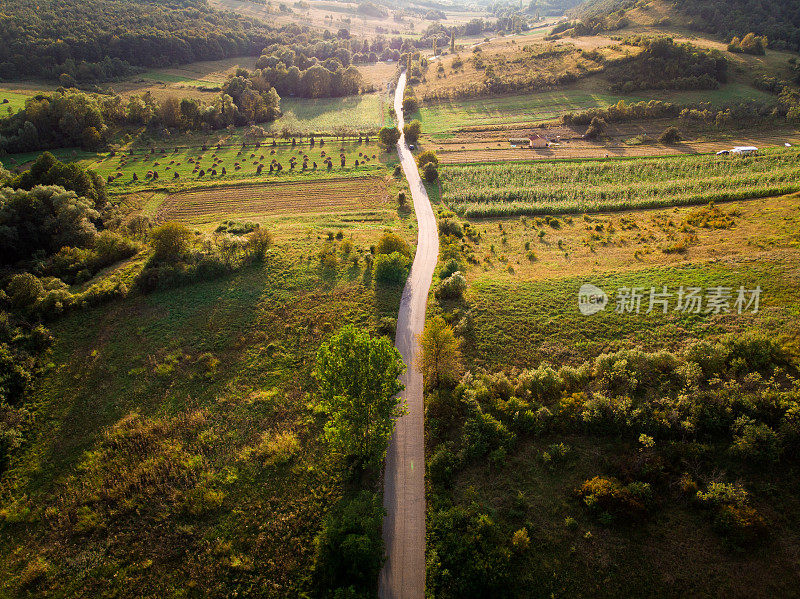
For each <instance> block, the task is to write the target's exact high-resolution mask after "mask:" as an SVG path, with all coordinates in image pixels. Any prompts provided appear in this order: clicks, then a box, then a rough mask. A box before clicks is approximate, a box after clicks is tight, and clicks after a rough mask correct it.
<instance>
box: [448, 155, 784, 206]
mask: <svg viewBox="0 0 800 599" xmlns="http://www.w3.org/2000/svg"><path fill="white" fill-rule="evenodd" d="M798 158H800V152H798V150H796V149H774V150H765V151H763V152H762V153H761V155H759V156H750V157H735V156H715V155H692V156H679V157H668V158H647V159H631V160H602V159H601V160H577V161H553V162H536V163H506V164H475V165H465V166H447V167H445V168H443V169H441V173H440V181H441V197H442V200H443V201H444V202H445V203H446V204H447V205H449V206H450V207H451V208H452V209H453V210H455V211H456V212H458V213H459V214H461V215H463V216H465V217H477V218H480V217H503V216H519V215H537V214H560V213H579V212H598V211H614V210H627V209H635V208H656V207H664V206H678V205H691V204H703V203H708V202H712V201H713V202H720V201H728V200H744V199H748V198H763V197H770V196H779V195H785V194H789V193H794V192H797V191H800V161H798Z"/></svg>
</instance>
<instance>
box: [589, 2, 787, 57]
mask: <svg viewBox="0 0 800 599" xmlns="http://www.w3.org/2000/svg"><path fill="white" fill-rule="evenodd" d="M649 4H653V2H652V0H651V1H647V0H644V1H643V0H589V1H588V2H585V3H583V4H582V5H581V6H579V7H578V8H577V9H576V10H575V15H576V16H577V17H578V18H579V19H581V20H582V21H584V22H591V23H592V25H593V29H594V30H598V29H601V28H602V27H603V26H605V27H606V28H607V29H616V28H619V27H620V25H622V26H624V24H625V14H624V13H625V12H627V11H630V10H632V9H643V10H647V6H648V5H649ZM658 4H660V5H662V6H667V7H668V8H670V12H673V13H674V15H675V20H676V22H680V23H685V24H686V25H687V26H688V27H689V28H691V29H694V30H697V31H703V32H706V33H713V34H715V35H718V36H720V37H721V38H723V39H725V40H726V41H727V40H730V39H731V38H733V37H743V36H745V35H746V34H748V33H750V32H753V33H755V34H757V35H765V36H767V38H768V39H769V47H770V48H773V49H777V50H795V51H800V2H798V0H667V1H659V2H658Z"/></svg>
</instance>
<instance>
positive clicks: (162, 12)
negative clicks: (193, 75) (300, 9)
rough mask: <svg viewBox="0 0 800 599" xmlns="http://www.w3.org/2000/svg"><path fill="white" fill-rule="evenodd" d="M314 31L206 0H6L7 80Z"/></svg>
mask: <svg viewBox="0 0 800 599" xmlns="http://www.w3.org/2000/svg"><path fill="white" fill-rule="evenodd" d="M311 37H312V36H311V34H308V33H304V32H301V31H300V30H299V29H298V28H297V27H287V28H283V29H274V28H270V27H268V26H266V25H262V24H258V23H256V22H254V21H250V20H247V19H245V18H243V17H240V16H237V15H234V14H233V13H229V12H220V11H217V10H213V9H211V8H210V7H209V6H208V5H207V4H206V1H205V0H163V1H156V0H104V1H101V0H59V1H58V2H56V0H5V1H4V2H3V8H2V10H1V11H0V39H2V40H3V41H4V43H3V44H0V79H21V78H31V77H44V78H51V79H55V78H58V77H59V76H60V75H62V74H64V73H66V74H67V75H70V76H72V77H74V78H75V79H76V80H77V81H81V82H95V81H102V80H108V79H113V78H115V77H120V76H124V75H128V74H130V73H131V72H132V71H134V70H136V69H135V67H149V68H151V67H163V66H168V65H172V64H183V63H189V62H193V61H197V60H216V59H222V58H228V57H233V56H243V55H256V54H258V53H259V52H261V50H262V49H263V48H265V47H266V46H267V45H269V44H270V43H273V42H285V43H290V42H300V43H303V42H305V41H308V39H310V38H311Z"/></svg>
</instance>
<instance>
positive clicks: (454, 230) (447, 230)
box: [439, 218, 464, 239]
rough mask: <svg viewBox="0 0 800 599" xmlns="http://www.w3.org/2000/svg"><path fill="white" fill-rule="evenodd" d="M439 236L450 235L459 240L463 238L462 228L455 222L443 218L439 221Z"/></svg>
mask: <svg viewBox="0 0 800 599" xmlns="http://www.w3.org/2000/svg"><path fill="white" fill-rule="evenodd" d="M439 235H452V236H453V237H458V238H459V239H463V238H464V228H463V227H462V226H461V223H459V222H458V221H456V220H453V219H450V218H443V219H442V220H440V221H439Z"/></svg>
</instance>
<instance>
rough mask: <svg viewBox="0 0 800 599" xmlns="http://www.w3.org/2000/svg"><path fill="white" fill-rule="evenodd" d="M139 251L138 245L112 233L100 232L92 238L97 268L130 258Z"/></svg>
mask: <svg viewBox="0 0 800 599" xmlns="http://www.w3.org/2000/svg"><path fill="white" fill-rule="evenodd" d="M140 249H141V246H140V245H139V244H138V243H136V242H135V241H131V240H130V239H126V238H125V237H123V236H122V235H120V234H119V233H116V232H114V231H108V230H106V231H101V232H100V233H98V234H97V237H95V238H94V251H95V252H97V261H98V266H99V267H101V268H102V267H104V266H109V265H111V264H114V263H116V262H119V261H120V260H124V259H125V258H130V257H131V256H133V255H134V254H136V253H137V252H138V251H139V250H140Z"/></svg>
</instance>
